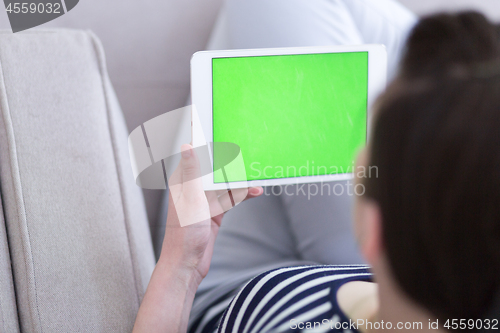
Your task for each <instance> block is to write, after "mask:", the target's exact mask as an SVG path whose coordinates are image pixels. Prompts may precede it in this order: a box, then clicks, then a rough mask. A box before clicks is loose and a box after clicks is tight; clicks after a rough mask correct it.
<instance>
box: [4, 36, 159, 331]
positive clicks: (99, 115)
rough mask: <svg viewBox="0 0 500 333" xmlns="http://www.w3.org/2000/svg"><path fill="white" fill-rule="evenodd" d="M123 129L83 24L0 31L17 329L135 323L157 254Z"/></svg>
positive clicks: (116, 327) (108, 327)
mask: <svg viewBox="0 0 500 333" xmlns="http://www.w3.org/2000/svg"><path fill="white" fill-rule="evenodd" d="M127 134H128V133H127V130H126V127H125V123H124V120H123V117H122V114H121V111H120V108H119V106H118V103H117V100H116V97H115V95H114V92H113V89H112V87H111V84H110V82H109V79H108V76H107V73H106V67H105V61H104V54H103V51H102V48H101V45H100V43H99V42H98V40H97V39H96V38H95V37H94V36H93V35H92V34H91V33H89V32H83V31H72V30H45V31H37V30H31V31H29V32H27V33H20V34H11V33H3V34H0V190H1V193H2V199H3V204H4V214H5V223H6V229H7V236H8V237H7V238H8V246H9V250H10V257H11V262H12V270H13V280H14V287H15V293H16V301H17V309H18V313H19V322H20V327H21V331H24V332H73V331H86V332H102V331H106V332H126V331H130V330H131V329H132V326H133V323H134V320H135V315H136V313H137V310H138V307H139V304H140V301H141V298H142V296H143V294H144V291H145V288H146V285H147V283H148V281H149V277H150V274H151V272H152V270H153V267H154V255H153V249H152V245H151V237H150V232H149V227H148V223H147V217H146V213H145V208H144V200H143V197H142V194H141V191H140V189H139V188H138V187H137V186H136V185H135V184H134V179H133V176H132V172H131V169H130V163H129V159H128V151H127ZM0 292H2V293H3V291H0ZM0 300H1V299H0Z"/></svg>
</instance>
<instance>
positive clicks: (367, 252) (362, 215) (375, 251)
mask: <svg viewBox="0 0 500 333" xmlns="http://www.w3.org/2000/svg"><path fill="white" fill-rule="evenodd" d="M356 215H357V216H356V220H357V221H356V228H355V229H356V239H357V241H358V246H359V249H360V251H361V254H362V255H363V257H364V259H365V260H366V262H367V263H368V264H370V265H371V266H373V265H374V264H375V263H376V262H378V261H379V259H380V257H381V256H382V254H383V239H382V238H383V237H382V214H381V211H380V207H379V205H378V204H377V203H376V202H374V201H372V200H365V199H360V200H359V202H358V205H357V213H356Z"/></svg>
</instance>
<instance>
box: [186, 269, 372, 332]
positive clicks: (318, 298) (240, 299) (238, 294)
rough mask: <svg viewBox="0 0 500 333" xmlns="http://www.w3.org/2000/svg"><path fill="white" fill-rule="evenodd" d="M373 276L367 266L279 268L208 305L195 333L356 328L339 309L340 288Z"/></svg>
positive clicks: (192, 327)
mask: <svg viewBox="0 0 500 333" xmlns="http://www.w3.org/2000/svg"><path fill="white" fill-rule="evenodd" d="M371 278H372V274H371V273H370V272H369V271H368V269H367V266H362V265H353V266H296V267H286V268H279V269H274V270H271V271H268V272H265V273H262V274H260V275H258V276H257V277H255V278H253V279H251V280H250V281H249V282H247V283H246V284H245V285H244V286H243V287H242V288H241V286H240V287H239V288H234V289H233V290H230V291H227V292H226V293H225V294H224V295H221V296H220V297H218V298H217V299H214V300H212V301H211V302H209V303H207V305H206V307H205V309H204V311H200V312H199V314H198V315H197V318H193V320H192V321H191V323H190V327H189V333H208V332H210V333H213V332H220V333H223V332H224V333H226V332H248V333H255V332H300V331H307V332H335V331H337V332H346V333H347V332H352V331H350V330H349V329H345V330H344V329H343V328H342V325H341V323H344V322H349V319H348V318H347V317H346V315H345V314H344V313H343V312H342V311H341V310H340V308H339V305H338V303H337V291H338V289H339V288H340V287H341V286H342V285H343V284H345V283H347V282H350V281H370V280H371ZM336 323H339V324H336ZM322 324H323V325H322ZM346 326H347V325H344V327H346ZM332 328H333V329H332Z"/></svg>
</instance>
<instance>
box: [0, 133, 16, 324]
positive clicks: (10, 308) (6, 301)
mask: <svg viewBox="0 0 500 333" xmlns="http://www.w3.org/2000/svg"><path fill="white" fill-rule="evenodd" d="M1 134H2V132H1V131H0V141H4V139H5V138H4V137H2V136H1ZM0 332H2V333H3V332H5V333H7V332H9V333H10V332H12V333H17V332H19V324H18V320H17V306H16V299H15V294H14V283H13V281H12V266H11V263H10V254H9V246H8V244H7V233H6V229H5V219H4V216H3V209H2V196H1V193H0Z"/></svg>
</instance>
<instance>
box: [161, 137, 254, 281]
mask: <svg viewBox="0 0 500 333" xmlns="http://www.w3.org/2000/svg"><path fill="white" fill-rule="evenodd" d="M181 150H182V153H181V155H182V158H181V161H180V163H179V166H178V167H177V169H176V170H175V172H174V173H173V174H172V176H171V177H170V179H169V188H170V195H169V204H168V217H167V225H166V231H165V238H164V241H163V247H162V252H161V255H160V260H165V261H166V262H169V263H170V264H171V265H175V266H177V267H179V269H183V270H186V271H192V272H193V273H195V275H197V276H195V278H197V280H198V282H201V280H202V279H203V278H204V277H205V276H206V275H207V273H208V269H209V267H210V261H211V258H212V253H213V247H214V242H215V238H216V237H217V232H218V230H219V227H220V225H221V222H222V217H223V216H224V212H225V211H227V210H229V209H231V208H232V201H233V202H235V203H236V204H237V203H239V202H241V201H243V200H246V199H249V198H254V197H257V196H259V195H261V194H262V192H263V190H262V188H261V187H254V188H250V189H246V188H244V189H237V190H232V191H231V192H230V193H229V192H228V191H227V190H223V191H207V192H205V191H204V190H203V184H202V180H201V171H200V162H199V160H198V157H197V155H196V153H195V150H194V149H193V148H192V147H191V146H190V145H187V144H186V145H183V146H182V147H181ZM231 199H232V200H231Z"/></svg>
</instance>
